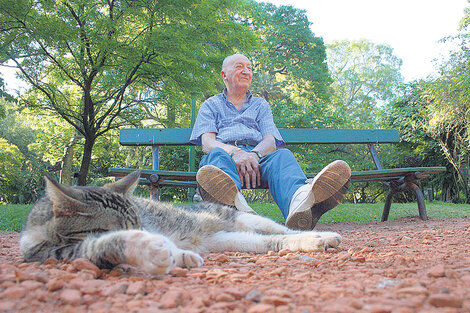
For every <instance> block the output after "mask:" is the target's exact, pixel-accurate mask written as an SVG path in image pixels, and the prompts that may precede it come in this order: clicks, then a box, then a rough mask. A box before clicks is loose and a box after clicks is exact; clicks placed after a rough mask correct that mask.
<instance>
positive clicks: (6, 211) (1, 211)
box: [0, 204, 31, 231]
mask: <svg viewBox="0 0 470 313" xmlns="http://www.w3.org/2000/svg"><path fill="white" fill-rule="evenodd" d="M30 208H31V205H30V204H6V205H3V204H0V231H20V230H21V229H22V228H23V225H24V222H25V220H26V216H27V215H28V212H29V209H30Z"/></svg>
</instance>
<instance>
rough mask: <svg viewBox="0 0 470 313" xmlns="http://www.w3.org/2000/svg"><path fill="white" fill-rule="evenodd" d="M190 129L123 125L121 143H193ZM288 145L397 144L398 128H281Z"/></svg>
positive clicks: (136, 144)
mask: <svg viewBox="0 0 470 313" xmlns="http://www.w3.org/2000/svg"><path fill="white" fill-rule="evenodd" d="M191 130H192V129H191V128H124V129H121V131H120V132H119V142H120V143H121V145H124V146H142V145H143V146H153V145H190V143H189V137H190V135H191ZM279 131H280V133H281V135H282V137H283V138H284V140H285V141H286V143H287V144H290V145H292V144H333V143H342V144H346V143H396V142H399V141H400V136H399V135H398V132H397V130H395V129H314V128H281V129H279Z"/></svg>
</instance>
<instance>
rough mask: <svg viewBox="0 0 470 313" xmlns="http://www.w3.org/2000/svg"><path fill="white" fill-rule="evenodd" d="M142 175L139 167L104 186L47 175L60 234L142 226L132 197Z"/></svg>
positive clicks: (83, 234) (73, 235) (76, 236)
mask: <svg viewBox="0 0 470 313" xmlns="http://www.w3.org/2000/svg"><path fill="white" fill-rule="evenodd" d="M139 177H140V171H136V172H133V173H131V174H129V175H127V176H126V177H124V178H122V179H120V180H118V181H116V182H115V183H111V184H106V185H104V186H103V187H94V186H86V187H67V186H63V185H60V184H59V183H57V182H56V181H55V180H53V179H51V178H48V177H46V191H47V195H48V197H49V199H50V201H51V202H52V212H53V215H54V223H53V227H54V228H55V231H56V232H57V234H58V235H59V236H61V237H63V238H64V239H68V240H73V239H77V240H78V239H82V238H84V237H86V236H87V235H89V234H90V233H97V234H99V233H104V232H109V231H115V230H123V229H138V228H140V218H139V216H138V214H137V209H136V208H135V207H134V204H133V202H132V201H130V199H129V196H131V195H132V193H133V192H134V189H135V187H136V186H137V184H138V181H139Z"/></svg>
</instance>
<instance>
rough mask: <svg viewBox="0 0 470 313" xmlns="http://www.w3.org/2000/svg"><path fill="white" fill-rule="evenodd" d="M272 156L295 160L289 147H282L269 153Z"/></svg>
mask: <svg viewBox="0 0 470 313" xmlns="http://www.w3.org/2000/svg"><path fill="white" fill-rule="evenodd" d="M271 154H272V157H273V158H275V159H279V160H295V156H294V154H293V153H292V151H290V150H289V149H286V148H282V149H278V150H276V151H274V152H272V153H271Z"/></svg>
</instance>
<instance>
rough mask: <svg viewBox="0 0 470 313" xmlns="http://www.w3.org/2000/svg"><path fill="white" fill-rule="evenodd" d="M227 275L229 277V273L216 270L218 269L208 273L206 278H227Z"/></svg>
mask: <svg viewBox="0 0 470 313" xmlns="http://www.w3.org/2000/svg"><path fill="white" fill-rule="evenodd" d="M227 275H228V273H227V272H225V271H222V270H220V269H218V268H216V269H213V270H209V271H207V273H206V278H207V279H217V278H220V277H224V276H227Z"/></svg>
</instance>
